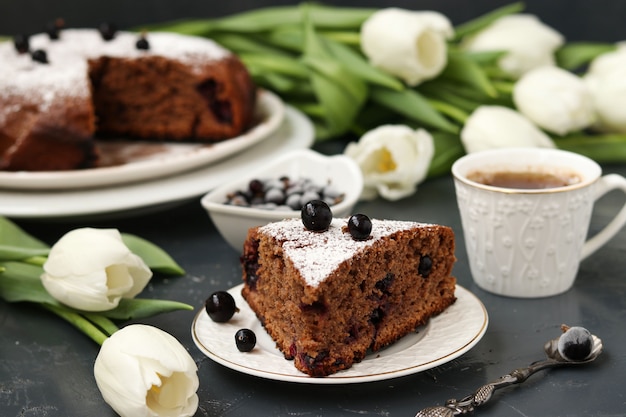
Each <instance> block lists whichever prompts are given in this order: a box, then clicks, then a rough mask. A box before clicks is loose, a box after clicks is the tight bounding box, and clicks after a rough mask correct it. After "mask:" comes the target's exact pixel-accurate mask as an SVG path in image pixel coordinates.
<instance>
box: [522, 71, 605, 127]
mask: <svg viewBox="0 0 626 417" xmlns="http://www.w3.org/2000/svg"><path fill="white" fill-rule="evenodd" d="M513 101H514V102H515V106H516V107H517V109H518V110H519V111H520V113H522V114H523V115H524V116H526V117H528V118H529V119H530V120H531V121H532V122H533V123H535V124H536V125H537V126H539V127H541V128H543V129H545V130H547V131H549V132H552V133H556V134H558V135H565V134H566V133H569V132H572V131H575V130H579V129H583V128H586V127H588V126H589V125H591V123H592V122H593V120H594V111H593V103H592V100H591V94H590V93H589V90H588V88H587V86H586V85H585V83H584V82H583V80H582V79H580V78H579V77H578V76H576V75H574V74H572V73H570V72H568V71H566V70H564V69H561V68H557V67H541V68H536V69H534V70H531V71H529V72H527V73H526V74H524V75H523V76H522V78H520V79H519V81H517V83H516V84H515V88H514V90H513Z"/></svg>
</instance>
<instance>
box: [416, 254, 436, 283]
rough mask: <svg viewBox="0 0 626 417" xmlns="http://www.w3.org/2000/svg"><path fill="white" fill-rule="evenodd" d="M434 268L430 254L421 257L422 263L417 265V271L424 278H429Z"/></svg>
mask: <svg viewBox="0 0 626 417" xmlns="http://www.w3.org/2000/svg"><path fill="white" fill-rule="evenodd" d="M432 268H433V260H432V259H431V258H430V256H428V255H424V256H422V257H421V258H420V263H419V265H418V267H417V272H418V273H419V274H420V275H421V276H422V277H424V278H428V275H430V270H431V269H432Z"/></svg>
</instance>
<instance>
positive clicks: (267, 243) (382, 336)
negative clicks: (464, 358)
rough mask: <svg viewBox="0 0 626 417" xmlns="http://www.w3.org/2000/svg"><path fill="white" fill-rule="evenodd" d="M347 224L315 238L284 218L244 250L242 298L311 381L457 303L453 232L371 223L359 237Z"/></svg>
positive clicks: (254, 234)
mask: <svg viewBox="0 0 626 417" xmlns="http://www.w3.org/2000/svg"><path fill="white" fill-rule="evenodd" d="M347 223H348V219H334V220H332V223H331V224H330V226H329V228H328V230H325V231H322V232H316V231H311V230H308V229H307V228H306V227H305V226H304V225H303V222H302V221H300V220H299V219H291V220H284V221H281V222H277V223H271V224H269V225H266V226H262V227H258V228H253V229H251V230H250V231H249V233H248V237H247V240H246V242H245V244H244V252H243V255H242V258H241V259H242V265H243V280H244V288H243V291H242V295H243V297H244V298H245V299H246V301H247V302H248V304H249V305H250V307H251V308H252V310H253V311H254V312H255V313H256V315H257V317H258V318H259V320H260V321H261V323H262V324H263V326H264V327H265V329H266V330H267V332H268V333H269V334H270V336H271V337H272V338H273V339H274V340H275V341H276V345H277V347H278V348H279V349H280V350H281V351H282V352H283V353H284V355H285V357H286V358H287V359H293V360H294V365H295V366H296V368H297V369H299V370H301V371H302V372H304V373H306V374H308V375H311V376H326V375H330V374H333V373H335V372H337V371H340V370H342V369H347V368H350V367H351V366H352V365H353V364H354V363H357V362H360V361H361V360H362V359H363V358H364V356H365V355H366V354H367V353H368V352H369V351H377V350H379V349H381V348H382V347H384V346H386V345H389V344H391V343H393V342H395V341H396V340H398V339H400V338H401V337H403V336H405V335H406V334H408V333H409V332H412V331H414V330H415V328H416V327H418V326H420V325H423V324H425V323H426V322H427V321H428V319H429V318H430V317H432V316H433V315H436V314H439V313H441V312H442V311H443V310H445V309H446V308H447V307H448V306H450V305H451V304H452V303H453V302H454V301H455V296H454V290H455V282H456V280H455V278H454V277H452V276H450V273H451V271H452V266H453V264H454V262H455V260H456V259H455V256H454V233H453V231H452V229H450V228H449V227H446V226H440V225H432V224H422V223H415V222H404V221H391V220H372V229H371V234H370V235H369V236H368V237H367V238H365V239H362V240H357V239H355V238H353V237H352V235H351V234H350V232H349V231H348V228H347ZM361 237H362V236H360V237H359V238H361Z"/></svg>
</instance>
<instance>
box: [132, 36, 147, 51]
mask: <svg viewBox="0 0 626 417" xmlns="http://www.w3.org/2000/svg"><path fill="white" fill-rule="evenodd" d="M135 47H136V48H137V49H141V50H143V51H147V50H148V49H150V43H149V42H148V39H147V38H146V35H145V34H142V35H141V36H140V37H139V39H137V42H135Z"/></svg>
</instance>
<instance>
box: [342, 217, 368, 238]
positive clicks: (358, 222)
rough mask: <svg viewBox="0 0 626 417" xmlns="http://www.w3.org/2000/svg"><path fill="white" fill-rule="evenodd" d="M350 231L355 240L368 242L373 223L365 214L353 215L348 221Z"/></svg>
mask: <svg viewBox="0 0 626 417" xmlns="http://www.w3.org/2000/svg"><path fill="white" fill-rule="evenodd" d="M348 231H349V232H350V235H351V236H352V239H354V240H367V239H368V238H369V237H370V233H372V221H371V220H370V218H369V217H367V216H366V215H365V214H353V215H352V216H350V218H349V219H348Z"/></svg>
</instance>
